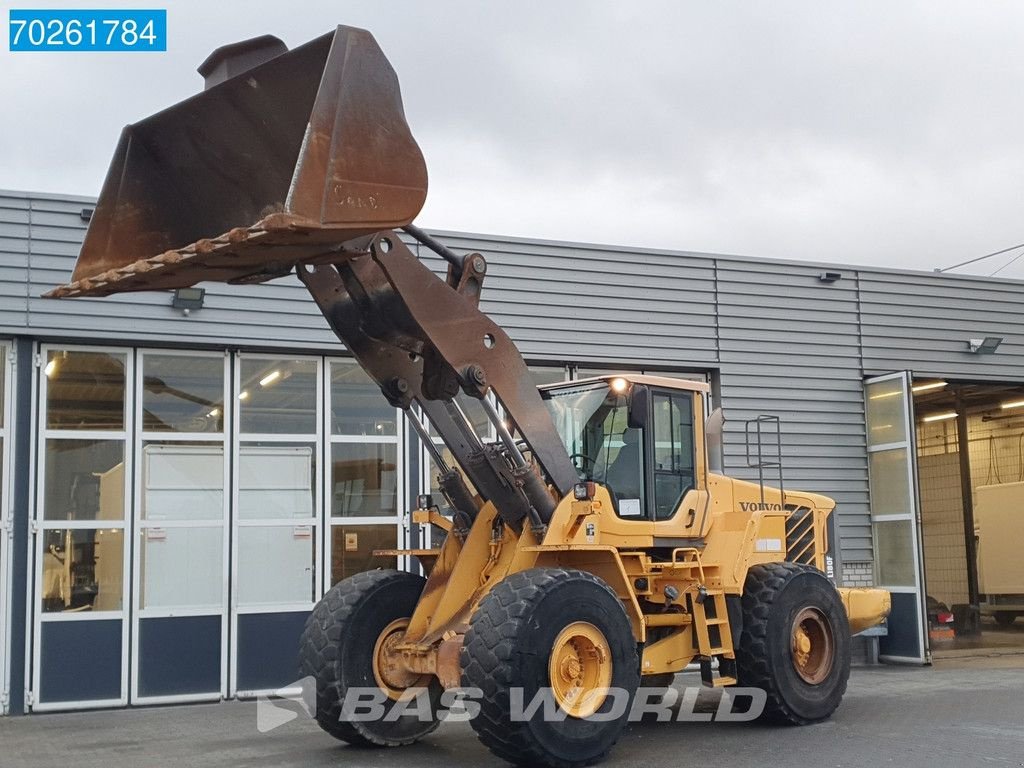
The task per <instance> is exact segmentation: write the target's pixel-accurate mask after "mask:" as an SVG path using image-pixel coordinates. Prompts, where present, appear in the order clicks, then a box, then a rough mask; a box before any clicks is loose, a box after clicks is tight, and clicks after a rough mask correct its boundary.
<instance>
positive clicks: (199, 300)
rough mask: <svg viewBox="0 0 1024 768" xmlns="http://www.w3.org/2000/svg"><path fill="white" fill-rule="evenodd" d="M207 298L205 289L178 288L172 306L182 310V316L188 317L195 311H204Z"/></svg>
mask: <svg viewBox="0 0 1024 768" xmlns="http://www.w3.org/2000/svg"><path fill="white" fill-rule="evenodd" d="M205 298H206V289H205V288H178V289H177V290H176V291H175V292H174V299H173V300H172V301H171V306H172V307H174V308H175V309H180V310H181V314H183V315H185V317H188V314H189V312H191V311H192V310H193V309H202V308H203V300H204V299H205Z"/></svg>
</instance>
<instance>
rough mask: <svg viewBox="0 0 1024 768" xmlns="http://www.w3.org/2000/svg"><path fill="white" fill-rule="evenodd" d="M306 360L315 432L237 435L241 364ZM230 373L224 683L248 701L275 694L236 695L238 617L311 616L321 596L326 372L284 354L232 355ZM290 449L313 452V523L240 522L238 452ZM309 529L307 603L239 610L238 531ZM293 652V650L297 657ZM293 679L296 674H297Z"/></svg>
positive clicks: (319, 363) (290, 520) (313, 358)
mask: <svg viewBox="0 0 1024 768" xmlns="http://www.w3.org/2000/svg"><path fill="white" fill-rule="evenodd" d="M243 359H244V360H283V359H287V360H305V361H310V362H315V363H316V366H317V368H316V374H315V375H316V407H317V409H318V413H317V417H316V423H315V426H314V430H315V431H314V432H311V433H308V434H298V433H284V434H278V433H257V432H247V433H245V434H243V433H242V418H241V401H240V400H239V399H238V396H239V395H240V394H241V370H242V360H243ZM233 368H234V376H233V377H232V379H233V383H232V391H231V403H232V409H231V410H232V411H233V414H232V424H234V425H235V428H234V429H233V430H232V431H231V432H232V440H231V467H232V472H231V509H232V523H231V664H230V680H229V692H230V696H231V697H233V698H234V697H237V698H252V697H255V696H260V695H269V694H272V693H275V692H276V690H277V689H266V690H262V689H261V690H239V689H238V617H239V616H241V615H245V614H263V613H293V612H296V613H297V612H300V611H312V610H313V608H314V607H315V605H316V602H317V600H319V599H320V597H321V595H322V594H323V588H322V582H323V576H322V574H323V572H324V567H325V562H326V560H325V554H324V541H325V537H324V535H323V531H324V528H325V525H324V517H325V513H324V493H325V489H326V488H327V485H326V483H325V477H326V466H327V465H326V464H325V452H324V442H325V441H324V425H325V423H327V419H326V418H325V416H324V413H325V412H327V411H325V408H326V406H327V405H328V403H327V399H326V396H325V391H324V387H325V374H324V371H325V370H326V369H327V365H326V363H325V362H324V358H323V357H322V356H312V355H291V354H287V353H286V352H282V353H259V354H257V353H250V352H237V353H235V355H234V357H233ZM261 442H262V443H294V444H296V445H312V446H313V462H314V467H315V473H316V478H317V483H316V489H315V491H314V493H313V517H312V518H308V519H307V518H302V519H295V518H288V519H274V518H268V519H262V518H261V519H258V520H242V519H241V515H240V514H239V500H238V491H239V485H240V483H239V477H240V467H239V462H240V457H241V451H242V446H243V445H246V444H252V443H261ZM307 524H308V525H310V526H312V527H313V538H314V541H315V542H316V554H315V557H314V560H313V569H314V580H313V595H312V599H310V600H307V601H302V602H292V603H280V604H273V605H255V606H243V605H240V604H239V598H238V589H239V578H238V561H239V551H238V544H239V529H240V528H246V527H251V528H263V527H276V526H280V527H294V526H298V525H307ZM297 652H298V649H296V653H297ZM296 675H298V671H297V670H296Z"/></svg>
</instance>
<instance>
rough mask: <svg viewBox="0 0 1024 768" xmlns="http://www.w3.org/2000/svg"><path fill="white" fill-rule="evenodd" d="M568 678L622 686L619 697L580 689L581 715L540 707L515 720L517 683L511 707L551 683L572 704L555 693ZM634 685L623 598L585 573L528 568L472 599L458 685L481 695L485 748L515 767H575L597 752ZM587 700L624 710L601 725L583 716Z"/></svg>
mask: <svg viewBox="0 0 1024 768" xmlns="http://www.w3.org/2000/svg"><path fill="white" fill-rule="evenodd" d="M588 637H589V640H588V639H587V638H588ZM595 647H596V648H598V649H599V651H598V652H596V653H595V652H594V649H595ZM559 649H561V652H560V651H559ZM601 659H605V661H601ZM563 673H565V674H566V675H567V677H565V678H563V677H562V676H561V675H562V674H563ZM569 678H572V679H575V680H578V681H580V682H581V683H582V684H583V688H582V690H594V689H600V688H605V687H607V688H612V689H622V690H623V691H624V692H625V696H623V695H622V694H618V695H617V696H616V695H611V694H609V695H608V696H607V697H606V698H603V700H602V697H601V696H595V697H594V698H592V699H588V698H587V697H586V696H585V695H581V696H579V697H578V698H577V699H575V701H577V702H579V703H580V704H579V706H580V707H581V710H575V711H580V712H581V715H582V716H574V715H573V714H567V715H566V716H565V717H564V718H562V719H561V720H556V721H546V720H545V719H544V718H543V717H542V715H543V712H544V708H543V707H541V708H539V709H538V710H537V712H536V713H535V714H534V716H533V717H532V718H531V719H530V720H529V721H525V722H524V721H523V718H521V717H520V718H514V716H513V715H514V713H513V707H514V705H513V700H512V696H513V694H512V691H513V689H516V688H519V689H521V690H522V696H521V699H520V702H519V703H518V705H516V706H517V708H518V707H528V706H530V703H531V702H532V701H534V700H535V697H536V696H537V694H538V692H542V690H544V689H553V692H551V691H550V690H549V693H550V695H551V696H552V697H553V699H554V701H555V702H558V706H559V709H560V710H561V711H562V712H571V711H574V705H573V704H571V703H565V700H564V699H563V700H561V701H560V700H559V696H560V693H564V691H565V688H564V685H565V684H566V683H565V680H567V679H569ZM639 682H640V660H639V656H638V654H637V644H636V640H635V638H634V636H633V628H632V625H631V624H630V621H629V618H628V617H627V616H626V611H625V609H624V608H623V606H622V602H621V601H620V600H619V598H618V596H617V595H616V594H615V592H613V591H612V589H611V588H610V587H609V586H608V585H607V584H606V583H605V582H603V581H601V579H599V578H597V577H596V576H594V575H593V574H590V573H586V572H583V571H575V570H565V569H561V568H533V569H531V570H528V571H523V572H521V573H516V574H513V575H512V576H509V577H508V578H507V579H505V580H504V581H502V582H501V583H499V584H498V585H497V586H496V587H494V589H492V590H491V591H490V592H489V593H488V594H487V596H486V597H484V599H483V600H482V601H481V602H480V606H479V608H478V609H477V611H476V613H475V614H474V615H473V618H472V621H471V622H470V627H469V631H468V632H467V633H466V637H465V642H464V644H463V648H462V685H463V687H472V688H479V689H480V690H482V691H483V694H484V695H483V699H482V700H481V701H480V705H481V706H480V714H479V715H478V716H477V717H475V718H474V719H473V720H472V721H471V722H472V725H473V729H474V730H475V731H476V733H477V736H478V737H479V738H480V741H481V742H483V744H484V745H485V746H486V747H487V748H488V749H490V750H491V752H493V753H494V754H495V755H497V756H498V757H500V758H502V759H504V760H507V761H509V762H510V763H515V764H517V765H528V766H540V765H544V766H553V768H579V767H580V766H585V765H592V764H593V763H596V762H598V761H600V760H601V759H603V758H604V757H605V756H606V755H607V754H608V752H609V751H610V750H611V748H612V746H614V744H615V742H616V741H617V740H618V738H619V736H620V734H621V733H622V730H623V729H624V728H625V726H626V722H627V720H628V716H629V710H630V708H631V707H632V703H633V697H634V695H635V693H636V689H637V686H638V684H639ZM541 695H544V693H543V692H542V693H541ZM620 699H625V701H621V700H620ZM588 701H589V703H590V704H591V705H592V706H591V707H590V709H593V710H594V711H595V712H596V713H598V714H601V715H608V714H609V713H612V714H614V713H616V712H618V711H619V709H620V708H621V707H622V706H623V704H625V708H624V709H623V710H622V714H621V715H620V716H617V717H614V718H611V717H610V718H609V719H608V720H607V721H605V722H599V721H596V720H594V719H592V718H590V717H589V716H588V715H586V714H585V713H586V711H587V709H588V707H586V706H585V705H586V703H587V702H588ZM613 707H614V710H613Z"/></svg>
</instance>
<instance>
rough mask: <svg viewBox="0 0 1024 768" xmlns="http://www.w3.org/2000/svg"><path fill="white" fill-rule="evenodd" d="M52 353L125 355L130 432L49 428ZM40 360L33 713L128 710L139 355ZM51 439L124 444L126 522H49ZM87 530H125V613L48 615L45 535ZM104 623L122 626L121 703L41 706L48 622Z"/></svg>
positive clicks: (84, 348)
mask: <svg viewBox="0 0 1024 768" xmlns="http://www.w3.org/2000/svg"><path fill="white" fill-rule="evenodd" d="M51 350H57V351H68V352H98V353H105V354H111V355H124V358H125V384H124V386H125V394H124V428H123V429H122V430H113V429H111V430H69V429H63V430H62V429H48V428H47V426H46V415H47V413H46V394H47V382H48V379H47V377H46V376H44V375H41V371H42V366H44V365H45V362H44V361H45V360H46V358H47V355H48V354H49V352H50V351H51ZM36 355H37V360H38V365H37V366H36V367H37V368H38V369H39V373H37V375H36V379H37V381H38V386H37V387H36V388H35V390H36V392H37V393H38V394H37V397H38V400H37V401H36V404H37V408H36V422H35V424H36V426H35V438H36V439H35V440H34V449H33V451H32V455H33V461H34V465H35V468H36V469H37V471H36V472H35V504H34V508H33V515H32V536H31V542H32V543H31V548H32V560H31V562H32V566H31V567H32V578H31V579H29V580H28V582H29V584H28V595H27V598H28V601H29V605H30V606H31V615H32V639H33V642H32V654H31V659H32V679H31V686H30V694H31V696H32V698H31V701H32V705H31V709H32V711H33V712H47V711H56V710H61V711H68V710H79V709H97V708H101V707H117V706H126V705H127V704H128V688H129V678H130V669H129V638H130V634H129V630H130V628H131V626H130V624H131V622H130V610H129V609H130V605H131V602H130V601H131V591H132V590H131V585H132V582H131V553H132V538H131V518H132V509H131V504H130V503H129V500H130V499H131V498H132V487H131V485H132V482H131V479H132V474H133V461H132V459H133V455H132V454H133V452H132V443H131V435H132V431H133V429H132V428H133V422H132V417H133V416H134V414H135V409H134V408H133V407H132V398H133V397H134V387H133V382H134V380H135V355H134V352H133V350H132V349H131V348H130V347H113V346H94V345H88V344H40V345H38V347H37V353H36ZM49 439H80V440H121V441H122V443H123V444H124V483H125V488H124V498H125V511H124V519H123V520H117V521H111V520H105V521H103V525H102V526H97V525H96V521H94V520H78V521H74V520H72V521H68V520H53V521H49V522H47V520H46V510H45V509H44V507H45V504H46V502H45V490H46V485H45V483H46V477H45V475H46V460H45V458H46V443H47V441H48V440H49ZM73 528H78V529H87V530H92V529H96V528H110V529H121V530H122V531H123V534H122V535H123V545H122V556H123V562H122V565H121V567H122V573H121V584H122V594H121V610H119V611H96V612H85V613H68V614H64V613H43V610H42V581H43V558H42V553H41V552H40V551H39V548H40V545H41V542H42V541H44V540H45V532H46V531H48V530H54V529H58V530H64V529H73ZM103 619H116V620H120V621H121V695H120V696H119V697H118V698H116V699H113V698H112V699H98V700H87V701H61V702H41V701H39V692H40V673H41V669H40V663H41V658H40V657H41V651H42V643H41V642H40V638H41V631H42V625H43V623H50V622H60V621H87V620H92V621H100V620H103Z"/></svg>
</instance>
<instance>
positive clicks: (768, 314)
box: [718, 259, 872, 562]
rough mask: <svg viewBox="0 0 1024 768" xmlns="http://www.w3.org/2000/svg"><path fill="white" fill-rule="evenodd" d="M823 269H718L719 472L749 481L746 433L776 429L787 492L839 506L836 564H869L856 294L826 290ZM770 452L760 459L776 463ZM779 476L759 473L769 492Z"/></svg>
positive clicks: (844, 285)
mask: <svg viewBox="0 0 1024 768" xmlns="http://www.w3.org/2000/svg"><path fill="white" fill-rule="evenodd" d="M820 271H821V269H820V267H815V266H814V265H804V266H791V265H787V266H786V267H785V268H782V269H780V268H779V266H778V265H777V264H774V263H772V262H760V263H750V262H734V261H731V260H725V259H719V261H718V295H719V301H718V314H719V344H720V347H721V392H722V405H723V407H724V408H725V413H726V424H725V431H726V452H725V462H726V463H725V469H726V471H727V472H728V473H729V474H732V475H734V476H737V477H746V478H748V479H755V478H756V477H757V470H756V469H753V468H750V467H748V466H747V458H746V454H745V441H744V426H745V422H746V420H747V419H750V418H753V417H755V416H757V415H759V414H762V413H770V414H773V415H776V416H779V417H780V419H781V420H782V456H783V480H784V483H785V486H786V487H787V488H792V489H801V490H805V491H812V492H816V493H822V494H825V495H827V496H830V497H832V498H834V499H835V500H836V503H837V507H836V515H837V523H838V531H839V536H840V540H841V546H842V553H843V559H844V561H847V562H857V561H866V560H871V558H872V554H871V523H870V519H869V499H868V480H867V452H866V437H865V427H864V394H863V386H864V385H863V381H862V376H861V370H860V345H859V338H858V327H859V326H858V311H857V290H856V284H855V282H854V281H851V280H846V279H844V280H840V281H839V282H838V283H834V284H823V283H821V282H820V281H819V280H818V273H819V272H820ZM774 449H775V447H774V445H770V446H766V452H765V456H766V458H768V457H769V456H773V455H774ZM777 476H778V475H777V470H772V469H766V470H765V480H766V482H767V483H769V484H775V483H776V478H777Z"/></svg>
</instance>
